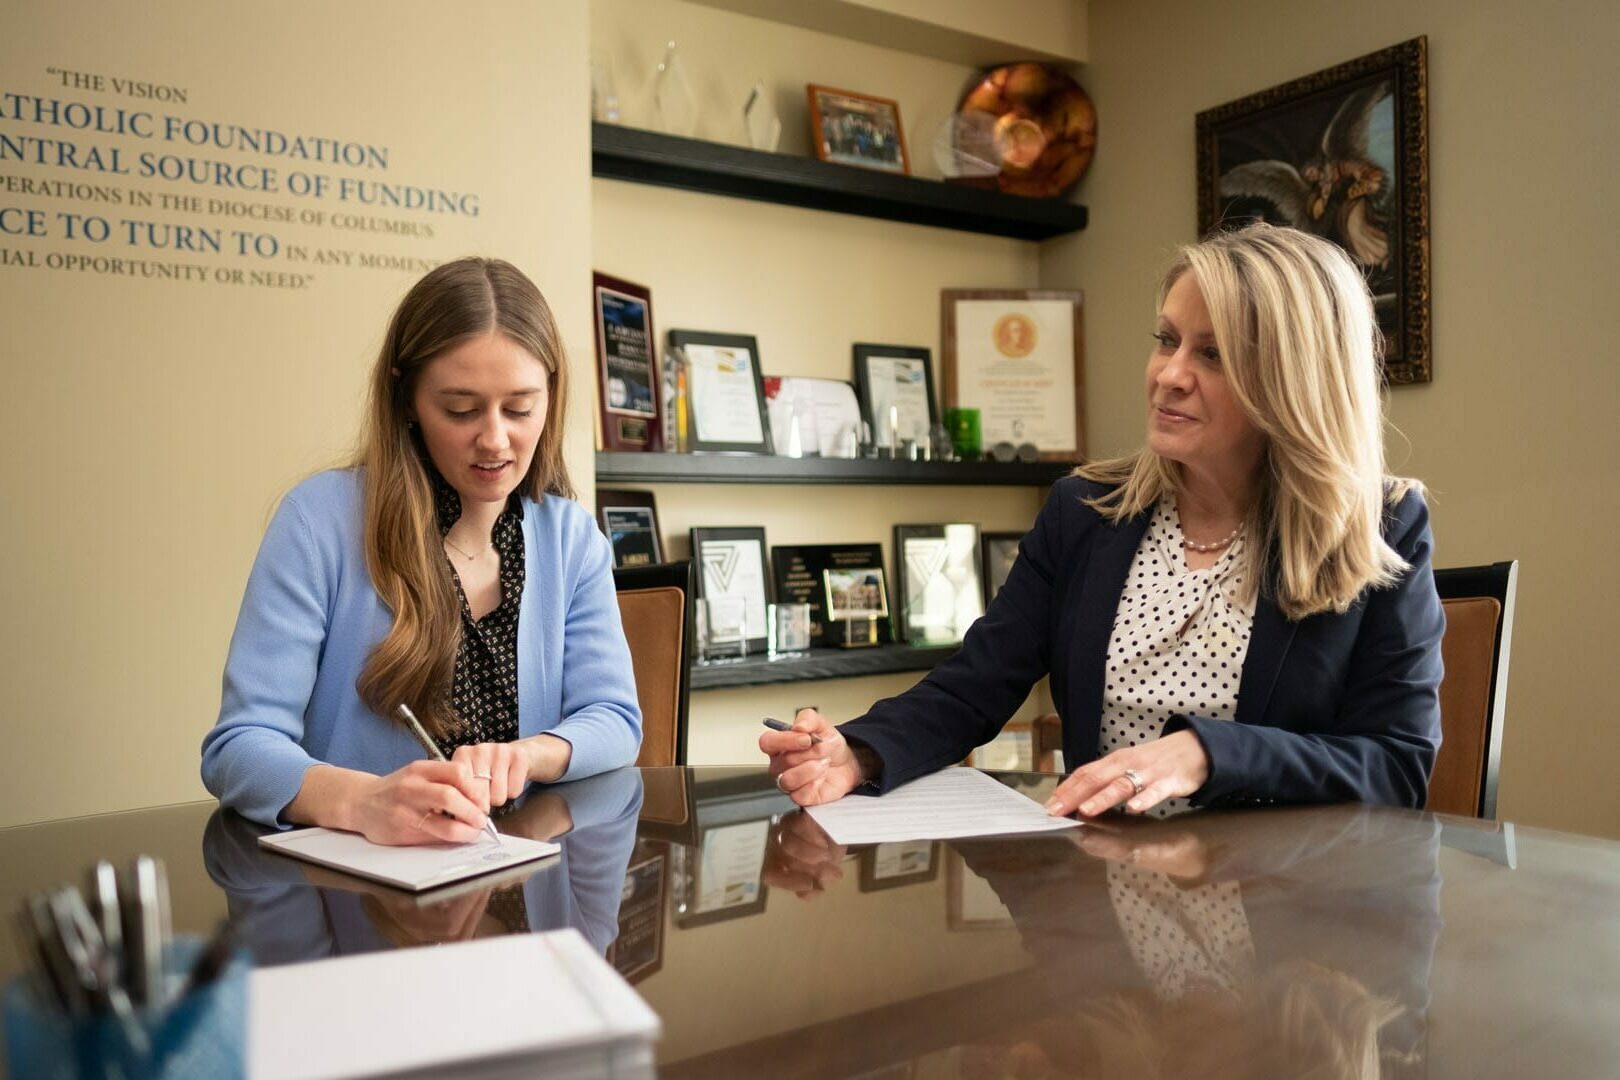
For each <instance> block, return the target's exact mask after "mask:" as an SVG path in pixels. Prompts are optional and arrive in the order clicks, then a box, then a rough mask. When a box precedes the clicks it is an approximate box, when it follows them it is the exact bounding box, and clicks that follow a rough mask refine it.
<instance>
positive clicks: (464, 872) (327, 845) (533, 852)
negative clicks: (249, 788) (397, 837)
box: [259, 827, 562, 892]
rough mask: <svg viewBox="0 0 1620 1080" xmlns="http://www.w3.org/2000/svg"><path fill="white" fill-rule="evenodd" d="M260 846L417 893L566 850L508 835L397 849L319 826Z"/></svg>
mask: <svg viewBox="0 0 1620 1080" xmlns="http://www.w3.org/2000/svg"><path fill="white" fill-rule="evenodd" d="M259 846H260V847H263V848H267V849H269V850H270V851H275V852H279V853H281V854H282V855H291V856H292V857H293V858H295V859H303V860H305V861H306V862H312V863H316V864H318V865H320V866H326V867H330V868H331V869H333V870H342V871H345V872H347V873H350V874H358V875H359V876H361V877H363V878H370V879H371V880H372V881H381V882H383V883H384V884H386V885H393V886H396V887H397V888H401V889H411V890H413V891H418V892H419V891H421V890H423V889H434V888H438V887H439V886H440V885H448V884H449V883H450V882H452V881H461V880H462V879H464V878H471V877H477V876H479V875H480V874H488V873H492V872H494V871H496V870H504V869H506V868H507V867H511V866H516V865H518V864H519V863H526V862H533V861H534V860H536V859H543V858H545V857H546V856H547V855H555V854H556V853H557V852H559V851H561V850H562V848H560V847H558V846H557V845H556V844H553V843H549V842H547V841H545V840H528V839H525V838H524V837H521V836H503V837H501V842H500V843H498V844H497V843H495V842H494V841H493V840H486V839H483V838H482V837H480V838H479V839H477V840H474V841H473V842H472V843H470V844H418V845H415V846H408V847H394V846H390V845H387V844H374V843H372V842H371V841H370V840H367V839H366V838H365V837H363V836H361V835H360V834H359V833H352V832H340V831H339V830H337V829H322V828H318V827H317V828H311V829H292V830H290V831H288V832H278V833H265V834H264V835H263V836H261V837H259Z"/></svg>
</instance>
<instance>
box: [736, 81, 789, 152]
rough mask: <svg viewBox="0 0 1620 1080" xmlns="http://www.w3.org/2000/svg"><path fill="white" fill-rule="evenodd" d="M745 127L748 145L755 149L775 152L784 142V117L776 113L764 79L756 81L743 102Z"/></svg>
mask: <svg viewBox="0 0 1620 1080" xmlns="http://www.w3.org/2000/svg"><path fill="white" fill-rule="evenodd" d="M743 129H744V130H745V131H747V132H748V145H749V146H752V147H753V148H754V149H755V150H765V151H768V152H774V151H775V150H776V148H777V146H778V145H780V144H781V142H782V118H781V117H779V116H777V115H776V106H774V105H772V104H771V99H770V96H769V95H768V94H767V93H766V92H765V81H764V80H763V79H759V80H756V81H755V82H754V87H753V89H752V90H749V91H748V100H747V101H745V102H744V103H743Z"/></svg>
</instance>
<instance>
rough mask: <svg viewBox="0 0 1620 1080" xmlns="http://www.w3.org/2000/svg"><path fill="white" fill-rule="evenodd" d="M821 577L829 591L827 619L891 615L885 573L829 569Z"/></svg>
mask: <svg viewBox="0 0 1620 1080" xmlns="http://www.w3.org/2000/svg"><path fill="white" fill-rule="evenodd" d="M821 577H822V582H823V584H824V586H825V588H826V591H827V618H829V619H864V618H878V619H881V618H883V617H885V616H886V615H888V614H889V597H888V594H887V593H885V592H884V589H883V571H882V570H880V569H879V570H849V569H843V568H840V569H827V570H823V571H822V572H821Z"/></svg>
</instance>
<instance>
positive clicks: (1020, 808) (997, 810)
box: [808, 768, 1080, 845]
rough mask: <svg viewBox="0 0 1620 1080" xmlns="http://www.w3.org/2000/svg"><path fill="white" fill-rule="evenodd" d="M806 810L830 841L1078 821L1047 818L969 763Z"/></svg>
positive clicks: (1016, 829)
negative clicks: (875, 794) (876, 792)
mask: <svg viewBox="0 0 1620 1080" xmlns="http://www.w3.org/2000/svg"><path fill="white" fill-rule="evenodd" d="M808 809H809V814H810V816H811V817H813V818H815V819H816V824H817V825H820V826H821V827H822V828H823V829H825V830H827V835H828V836H830V837H832V839H833V843H835V844H845V845H848V844H886V843H891V842H894V841H898V840H953V839H956V838H958V837H963V836H1011V835H1013V834H1016V833H1036V832H1053V831H1056V830H1059V829H1072V828H1075V827H1076V826H1078V825H1079V824H1080V823H1079V822H1078V821H1075V820H1074V819H1073V818H1055V817H1053V816H1052V815H1050V814H1048V813H1047V812H1046V808H1045V807H1044V806H1042V805H1041V804H1040V803H1038V802H1036V801H1034V800H1033V799H1031V798H1029V797H1028V796H1026V795H1022V794H1020V793H1018V792H1016V791H1014V790H1013V789H1012V788H1009V787H1006V786H1005V785H1002V784H1000V783H997V782H996V781H995V780H994V779H992V778H990V777H988V776H986V775H985V774H984V773H982V772H980V771H979V770H978V769H969V768H955V769H942V770H940V771H939V772H937V773H934V774H933V775H931V776H925V777H923V778H921V779H920V780H913V781H911V783H909V784H902V785H900V786H899V787H897V788H895V789H894V790H893V791H891V792H889V793H888V794H887V795H883V796H880V797H878V798H875V799H874V798H870V797H868V796H864V795H846V796H844V797H843V798H842V799H839V800H838V801H837V802H835V803H828V804H827V805H825V806H812V807H809V808H808Z"/></svg>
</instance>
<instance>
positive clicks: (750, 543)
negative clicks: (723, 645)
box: [692, 526, 771, 653]
mask: <svg viewBox="0 0 1620 1080" xmlns="http://www.w3.org/2000/svg"><path fill="white" fill-rule="evenodd" d="M766 550H767V549H766V547H765V530H764V529H761V528H757V527H751V526H744V527H738V528H704V529H693V530H692V558H693V559H694V560H696V562H697V565H698V574H697V596H698V599H699V600H703V601H709V600H713V599H724V600H725V601H726V603H725V604H724V605H721V606H723V607H724V609H725V610H726V612H727V613H728V619H729V618H730V613H731V612H733V611H734V612H735V613H736V616H737V622H738V625H739V626H740V633H739V634H738V635H737V636H739V637H740V638H741V639H742V640H743V641H746V643H747V651H748V652H749V653H759V652H764V651H765V646H766V642H767V638H768V631H767V628H766V622H765V619H766V616H767V610H766V609H767V607H768V605H769V604H770V603H771V587H770V582H771V576H770V573H769V572H768V571H767V569H766V561H765V553H766ZM711 623H712V619H711ZM709 631H710V634H711V636H713V635H716V634H719V633H721V632H722V631H724V633H725V634H727V635H730V634H731V633H732V630H731V628H730V627H716V626H714V625H711V626H710V627H709ZM716 640H718V639H716ZM728 640H729V639H728Z"/></svg>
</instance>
